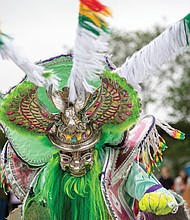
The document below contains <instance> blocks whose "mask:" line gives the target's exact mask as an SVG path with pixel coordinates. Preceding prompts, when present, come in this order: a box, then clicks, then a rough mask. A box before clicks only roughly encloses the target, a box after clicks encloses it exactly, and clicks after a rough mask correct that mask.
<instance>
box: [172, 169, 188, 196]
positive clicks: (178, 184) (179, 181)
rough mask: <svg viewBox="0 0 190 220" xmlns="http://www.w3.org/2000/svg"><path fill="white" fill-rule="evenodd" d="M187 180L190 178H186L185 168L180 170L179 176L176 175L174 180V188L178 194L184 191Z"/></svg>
mask: <svg viewBox="0 0 190 220" xmlns="http://www.w3.org/2000/svg"><path fill="white" fill-rule="evenodd" d="M188 182H190V180H189V179H188V176H187V174H186V172H185V170H181V171H180V172H179V176H177V177H176V178H175V180H174V190H175V191H176V192H177V193H178V194H179V195H182V193H183V192H184V191H185V189H186V187H187V184H188Z"/></svg>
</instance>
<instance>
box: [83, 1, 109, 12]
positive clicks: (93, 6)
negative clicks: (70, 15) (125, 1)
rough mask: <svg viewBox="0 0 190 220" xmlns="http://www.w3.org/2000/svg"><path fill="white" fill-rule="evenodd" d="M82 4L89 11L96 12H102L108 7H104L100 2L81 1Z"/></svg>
mask: <svg viewBox="0 0 190 220" xmlns="http://www.w3.org/2000/svg"><path fill="white" fill-rule="evenodd" d="M80 1H81V3H82V4H84V5H86V6H87V7H88V8H89V9H91V10H92V11H96V12H101V11H103V10H105V9H106V8H107V7H106V6H105V5H102V4H101V3H100V2H99V1H98V0H80Z"/></svg>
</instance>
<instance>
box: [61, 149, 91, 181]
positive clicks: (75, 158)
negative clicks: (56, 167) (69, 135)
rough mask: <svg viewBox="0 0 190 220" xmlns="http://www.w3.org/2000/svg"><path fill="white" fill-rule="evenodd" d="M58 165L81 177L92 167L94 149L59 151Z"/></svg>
mask: <svg viewBox="0 0 190 220" xmlns="http://www.w3.org/2000/svg"><path fill="white" fill-rule="evenodd" d="M59 155H60V165H61V168H62V170H64V171H67V172H68V173H70V174H71V175H72V176H76V177H81V176H83V175H85V174H86V173H87V172H88V171H89V170H91V169H92V166H93V162H94V150H93V149H92V148H91V149H88V150H84V151H74V152H64V151H60V152H59Z"/></svg>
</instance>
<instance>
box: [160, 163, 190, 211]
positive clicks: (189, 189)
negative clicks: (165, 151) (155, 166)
mask: <svg viewBox="0 0 190 220" xmlns="http://www.w3.org/2000/svg"><path fill="white" fill-rule="evenodd" d="M188 174H189V173H188V172H187V169H182V170H180V171H179V174H178V176H176V177H175V178H172V177H171V174H170V169H169V167H167V166H164V167H162V169H161V177H160V178H159V181H160V183H161V184H162V185H163V186H164V187H165V188H166V189H170V190H173V191H175V192H176V193H177V194H179V195H181V196H182V197H183V198H184V200H185V201H186V202H187V204H188V205H189V207H190V177H189V176H188Z"/></svg>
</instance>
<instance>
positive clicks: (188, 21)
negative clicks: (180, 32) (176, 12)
mask: <svg viewBox="0 0 190 220" xmlns="http://www.w3.org/2000/svg"><path fill="white" fill-rule="evenodd" d="M183 22H184V27H185V32H186V40H187V45H189V44H190V43H189V34H190V13H189V14H188V15H187V16H185V17H184V19H183ZM186 28H188V30H187V29H186Z"/></svg>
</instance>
